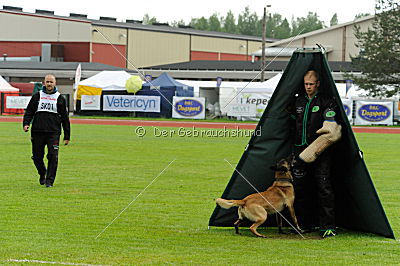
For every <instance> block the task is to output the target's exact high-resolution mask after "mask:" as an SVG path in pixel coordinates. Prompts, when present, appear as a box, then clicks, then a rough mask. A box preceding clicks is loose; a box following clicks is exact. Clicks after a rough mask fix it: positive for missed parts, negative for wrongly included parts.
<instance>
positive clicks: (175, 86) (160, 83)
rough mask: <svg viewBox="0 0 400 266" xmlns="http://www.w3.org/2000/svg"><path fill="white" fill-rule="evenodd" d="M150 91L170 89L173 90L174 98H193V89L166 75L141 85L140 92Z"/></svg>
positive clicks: (163, 74)
mask: <svg viewBox="0 0 400 266" xmlns="http://www.w3.org/2000/svg"><path fill="white" fill-rule="evenodd" d="M150 89H171V90H174V92H175V96H180V97H193V96H194V89H193V87H191V86H188V85H185V84H183V83H180V82H178V81H176V80H174V79H173V78H172V77H171V76H170V75H168V74H167V73H165V72H164V73H162V74H161V75H160V76H159V77H158V78H156V79H155V80H152V81H151V83H150V82H146V83H144V84H143V85H142V90H150Z"/></svg>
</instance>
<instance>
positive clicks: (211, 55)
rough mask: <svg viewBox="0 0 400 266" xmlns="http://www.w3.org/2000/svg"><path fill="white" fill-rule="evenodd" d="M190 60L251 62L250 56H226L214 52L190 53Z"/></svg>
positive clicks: (225, 54)
mask: <svg viewBox="0 0 400 266" xmlns="http://www.w3.org/2000/svg"><path fill="white" fill-rule="evenodd" d="M190 60H191V61H196V60H215V61H221V60H224V61H225V60H228V61H229V60H234V61H235V60H240V61H249V60H251V56H248V55H242V54H227V53H215V52H202V51H191V52H190Z"/></svg>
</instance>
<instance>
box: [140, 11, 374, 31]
mask: <svg viewBox="0 0 400 266" xmlns="http://www.w3.org/2000/svg"><path fill="white" fill-rule="evenodd" d="M365 15H368V14H358V15H357V16H358V17H359V16H365ZM262 19H263V17H262V16H261V17H259V16H258V15H257V13H256V12H253V11H251V10H250V8H249V7H246V8H245V9H244V11H243V12H241V13H240V14H239V15H238V16H237V17H236V16H235V15H234V14H233V13H232V11H231V10H229V11H228V12H227V13H226V15H225V16H219V14H218V13H214V14H212V15H211V16H210V17H208V18H207V17H204V16H202V17H200V18H192V19H191V21H190V22H189V24H185V22H184V21H183V20H179V21H173V22H170V26H173V27H178V26H179V27H182V26H183V27H191V28H193V29H197V30H204V31H217V32H227V33H232V34H241V35H250V36H258V37H261V36H262ZM157 22H158V21H157V18H155V17H151V18H150V16H149V15H148V14H145V15H144V17H143V24H153V23H157ZM336 24H338V17H337V14H336V13H335V14H334V15H333V16H332V18H331V20H330V23H329V26H334V25H336ZM325 27H327V26H326V25H325V23H324V22H323V21H321V20H320V19H319V16H318V14H317V13H315V12H309V13H308V14H307V16H306V17H297V18H294V17H292V18H291V20H290V22H289V21H288V19H287V18H285V17H283V16H282V15H281V14H278V13H269V14H267V18H266V37H267V38H276V39H285V38H289V37H291V36H296V35H297V34H299V33H307V32H310V31H314V30H318V29H322V28H325Z"/></svg>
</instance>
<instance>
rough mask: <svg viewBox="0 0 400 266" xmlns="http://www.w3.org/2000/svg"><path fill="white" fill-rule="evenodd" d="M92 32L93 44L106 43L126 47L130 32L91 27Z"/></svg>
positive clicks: (119, 29) (120, 29)
mask: <svg viewBox="0 0 400 266" xmlns="http://www.w3.org/2000/svg"><path fill="white" fill-rule="evenodd" d="M91 29H92V30H91V32H92V38H91V39H92V42H93V43H105V44H110V43H112V44H118V45H126V43H127V38H128V30H127V29H122V28H112V27H101V26H94V25H92V27H91Z"/></svg>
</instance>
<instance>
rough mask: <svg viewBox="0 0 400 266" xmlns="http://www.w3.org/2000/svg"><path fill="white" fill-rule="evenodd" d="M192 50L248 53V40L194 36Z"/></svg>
mask: <svg viewBox="0 0 400 266" xmlns="http://www.w3.org/2000/svg"><path fill="white" fill-rule="evenodd" d="M190 50H191V51H202V52H216V53H227V54H241V55H246V54H247V41H246V40H233V39H224V38H215V37H204V36H192V41H191V46H190Z"/></svg>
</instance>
